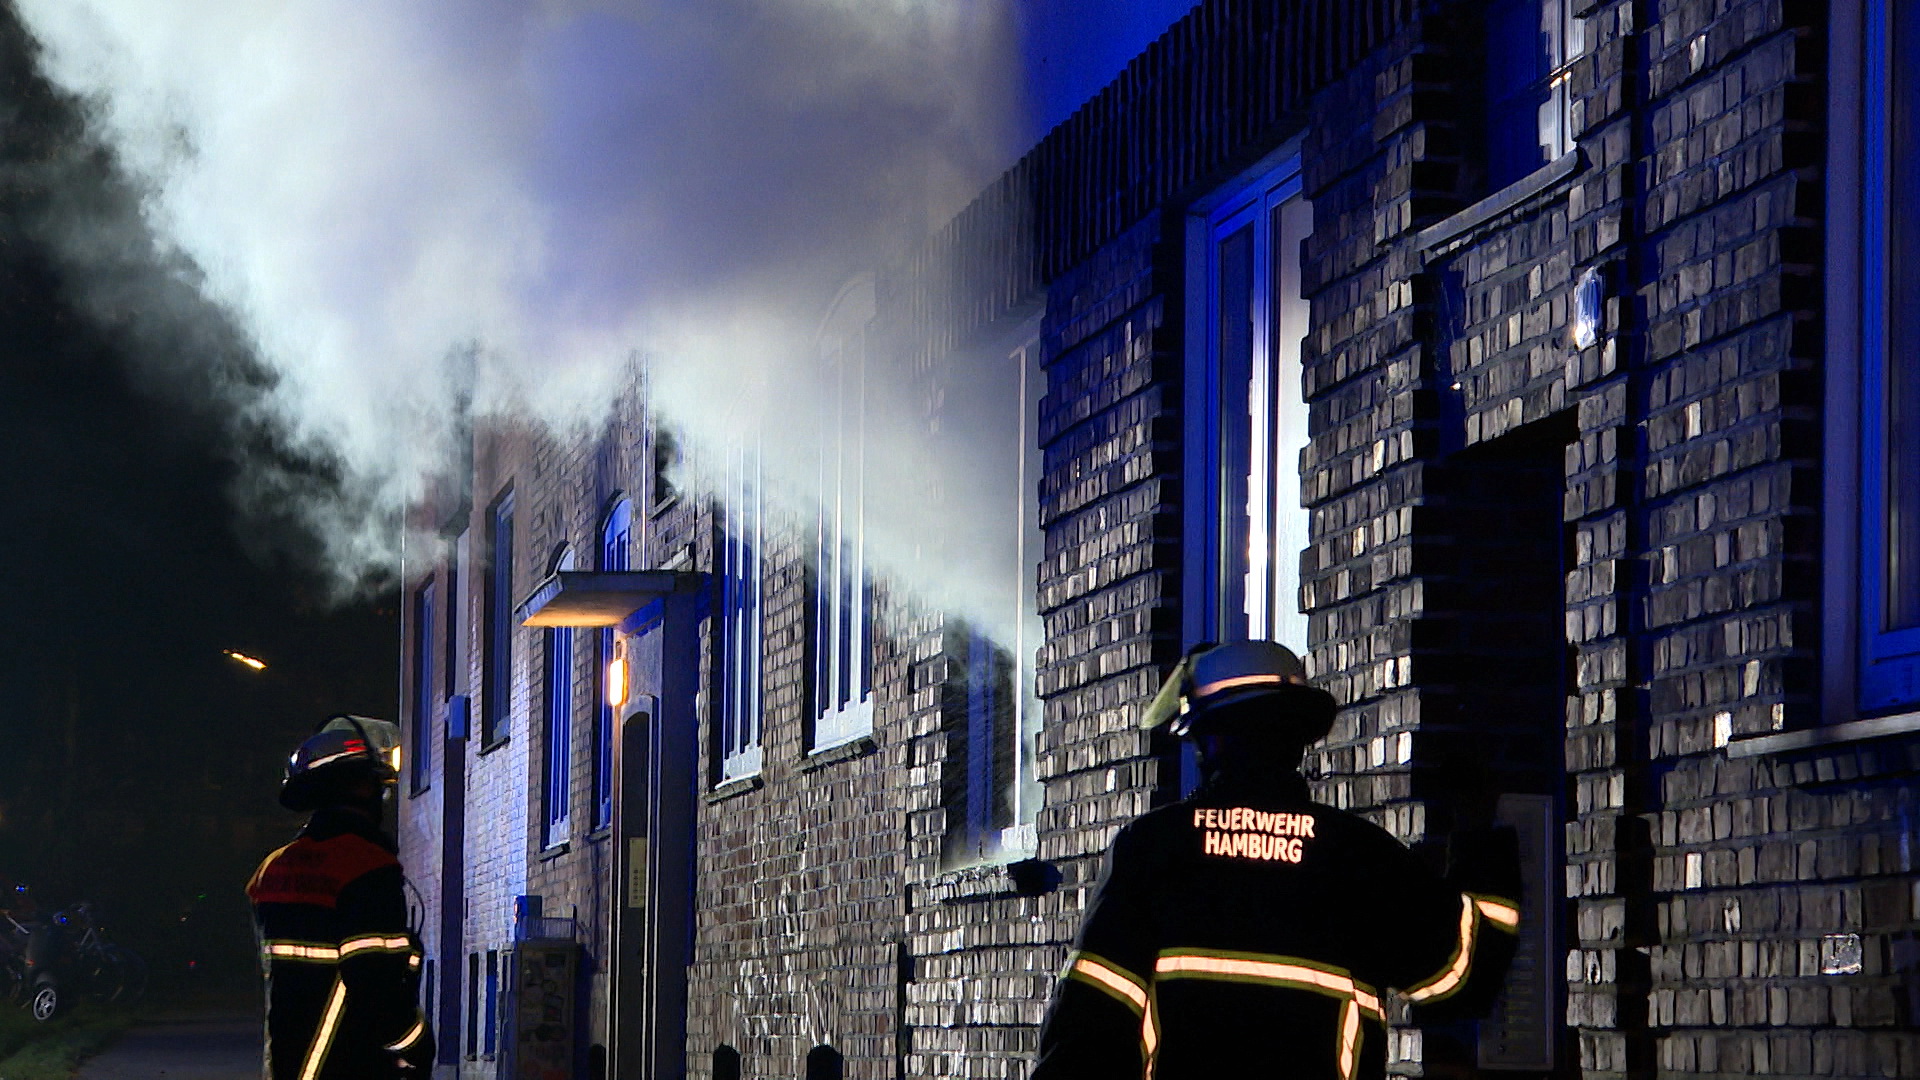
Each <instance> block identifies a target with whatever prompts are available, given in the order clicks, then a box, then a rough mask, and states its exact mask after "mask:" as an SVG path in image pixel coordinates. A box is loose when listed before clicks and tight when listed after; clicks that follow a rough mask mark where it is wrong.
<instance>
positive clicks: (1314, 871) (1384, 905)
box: [1031, 776, 1520, 1080]
mask: <svg viewBox="0 0 1920 1080" xmlns="http://www.w3.org/2000/svg"><path fill="white" fill-rule="evenodd" d="M1506 862H1507V863H1511V860H1510V859H1509V860H1506ZM1517 885H1518V881H1517V867H1513V866H1510V865H1509V866H1506V867H1505V868H1504V869H1501V870H1498V871H1497V872H1496V873H1495V874H1494V875H1493V880H1487V881H1477V882H1449V881H1447V880H1444V879H1442V878H1441V877H1440V875H1438V874H1437V873H1435V872H1434V871H1433V870H1431V869H1429V868H1428V866H1427V865H1426V863H1425V862H1423V861H1422V860H1421V859H1420V858H1419V857H1418V856H1416V855H1415V854H1414V853H1413V852H1411V851H1409V850H1407V848H1406V847H1405V846H1403V845H1402V844H1400V843H1399V842H1398V841H1396V840H1394V839H1393V837H1392V836H1390V835H1389V834H1388V833H1386V832H1385V831H1384V830H1382V829H1380V828H1378V827H1376V826H1374V825H1373V824H1371V823H1369V822H1367V821H1365V820H1364V819H1361V818H1359V817H1356V816H1354V815H1352V814H1347V813H1343V812H1341V811H1339V810H1335V809H1333V808H1332V807H1328V806H1322V805H1319V804H1317V803H1313V802H1311V801H1310V800H1309V799H1308V795H1307V788H1306V784H1305V782H1304V781H1302V780H1301V779H1300V778H1299V777H1297V776H1288V777H1285V778H1283V779H1280V780H1276V781H1274V782H1273V783H1271V784H1268V785H1263V786H1262V787H1261V788H1260V789H1257V790H1253V789H1211V790H1209V789H1203V790H1202V791H1201V792H1200V793H1199V794H1197V795H1195V796H1194V797H1193V798H1192V799H1189V800H1187V801H1185V802H1181V803H1176V804H1174V805H1172V806H1167V807H1163V808H1160V809H1158V810H1154V811H1152V812H1150V813H1148V814H1146V815H1144V816H1143V817H1141V818H1140V819H1139V820H1137V821H1135V822H1134V823H1132V824H1131V825H1129V826H1127V827H1126V828H1125V829H1123V830H1121V832H1120V833H1119V835H1118V836H1117V837H1115V839H1114V842H1113V845H1112V847H1111V848H1110V849H1109V850H1108V852H1107V860H1106V866H1105V869H1104V871H1103V873H1102V876H1101V880H1100V883H1099V886H1098V888H1097V890H1096V892H1095V894H1094V898H1093V901H1092V903H1091V905H1090V906H1089V907H1088V909H1087V913H1086V917H1085V919H1084V920H1083V922H1082V924H1081V928H1080V934H1079V937H1078V939H1077V940H1076V942H1075V949H1074V952H1073V953H1072V954H1071V956H1070V957H1069V958H1068V962H1067V967H1066V970H1065V971H1064V972H1063V974H1062V978H1061V979H1060V982H1059V984H1058V986H1057V987H1056V989H1055V992H1054V998H1053V1001H1052V1003H1051V1005H1050V1007H1049V1009H1048V1012H1047V1019H1046V1024H1045V1026H1044V1027H1043V1028H1042V1029H1041V1034H1040V1055H1039V1060H1038V1062H1037V1064H1036V1066H1035V1068H1034V1071H1033V1073H1032V1076H1031V1080H1095V1078H1098V1080H1120V1078H1129V1077H1131V1078H1140V1077H1148V1076H1151V1077H1154V1078H1156V1080H1187V1078H1192V1077H1219V1076H1235V1075H1243V1074H1251V1075H1276V1074H1284V1075H1287V1076H1290V1077H1298V1078H1306V1080H1322V1078H1324V1080H1378V1078H1380V1077H1382V1076H1384V1074H1385V1071H1386V1038H1385V1034H1386V1017H1385V1005H1384V1004H1383V1002H1382V993H1383V991H1384V989H1385V988H1387V987H1393V988H1396V989H1398V990H1400V991H1402V992H1403V993H1405V994H1406V996H1407V998H1408V999H1409V1000H1410V1001H1412V1002H1414V1003H1415V1004H1416V1007H1417V1008H1419V1009H1421V1011H1422V1013H1423V1014H1424V1016H1425V1017H1432V1018H1434V1019H1440V1018H1444V1016H1445V1015H1446V1014H1447V1013H1448V1012H1449V1011H1451V1012H1455V1013H1466V1014H1471V1013H1474V1012H1477V1011H1480V1010H1482V1009H1484V1008H1485V1007H1486V1005H1487V1004H1489V1003H1490V1002H1491V1000H1492V997H1493V995H1494V994H1495V993H1496V992H1497V991H1498V989H1499V985H1500V983H1501V982H1502V981H1503V980H1504V978H1505V974H1506V966H1507V962H1508V960H1509V959H1510V958H1511V956H1512V950H1513V942H1514V930H1515V928H1516V927H1517V926H1518V924H1519V919H1520V913H1519V910H1518V907H1517V905H1516V904H1515V903H1514V901H1513V900H1512V899H1509V897H1511V896H1513V895H1515V894H1516V893H1517V891H1518V889H1517ZM1463 887H1464V889H1471V890H1472V891H1464V889H1463ZM1423 1018H1424V1017H1423Z"/></svg>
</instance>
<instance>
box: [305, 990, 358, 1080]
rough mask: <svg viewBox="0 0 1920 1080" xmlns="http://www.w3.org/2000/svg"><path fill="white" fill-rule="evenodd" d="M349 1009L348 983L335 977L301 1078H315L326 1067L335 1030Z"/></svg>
mask: <svg viewBox="0 0 1920 1080" xmlns="http://www.w3.org/2000/svg"><path fill="white" fill-rule="evenodd" d="M346 1009H347V984H346V983H344V982H342V981H340V976H338V975H335V976H334V977H333V990H332V991H331V992H329V993H328V994H327V1008H326V1011H325V1012H323V1013H321V1015H320V1026H319V1027H318V1028H316V1029H315V1030H314V1033H313V1043H312V1044H311V1045H309V1046H308V1047H307V1059H306V1061H304V1062H302V1063H301V1065H300V1080H315V1078H316V1077H318V1076H319V1075H320V1070H321V1069H322V1068H324V1067H326V1064H327V1051H329V1050H331V1049H333V1036H334V1032H335V1031H337V1030H338V1029H339V1027H340V1014H341V1013H343V1012H345V1011H346Z"/></svg>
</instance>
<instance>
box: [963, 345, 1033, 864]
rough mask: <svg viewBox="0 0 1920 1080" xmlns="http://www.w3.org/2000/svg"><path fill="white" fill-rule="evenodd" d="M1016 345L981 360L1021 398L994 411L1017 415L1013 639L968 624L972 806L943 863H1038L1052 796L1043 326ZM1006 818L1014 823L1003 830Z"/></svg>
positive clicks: (1002, 569)
mask: <svg viewBox="0 0 1920 1080" xmlns="http://www.w3.org/2000/svg"><path fill="white" fill-rule="evenodd" d="M1012 339H1013V340H1014V341H1015V344H1013V345H1012V346H1010V347H1007V348H1005V349H995V350H993V351H992V352H991V353H988V354H986V355H982V356H980V357H979V360H980V362H981V363H982V364H983V365H984V364H989V363H998V364H1004V365H1007V367H1006V368H1004V369H1003V370H1002V372H1001V373H998V374H997V375H995V376H993V377H992V380H993V381H991V382H986V383H983V384H982V385H989V386H993V387H996V388H997V387H999V386H1000V385H1002V384H1001V383H1000V382H999V381H998V375H1003V374H1009V373H1010V374H1011V378H1010V379H1008V380H1007V384H1006V385H1007V386H1008V388H1009V389H1011V391H1012V398H1013V400H1012V401H1011V402H1008V401H1007V400H1006V399H1004V398H1003V399H1001V400H999V401H997V402H993V403H992V405H991V406H990V407H1006V408H1009V409H1010V410H1011V411H1013V412H1014V414H1015V421H1014V429H1013V438H1014V445H1015V447H1016V448H1017V449H1016V452H1015V458H1014V468H1013V471H1012V474H1011V475H1010V476H1007V477H1006V478H1005V480H1004V481H1002V482H1004V483H1006V484H1007V487H1006V488H1005V489H1003V490H1005V492H1006V500H1007V501H1006V506H1007V508H1008V509H1009V510H1010V511H1011V517H1012V519H1013V523H1014V524H1013V533H1014V535H1013V544H1012V551H1011V556H1012V557H1011V558H1010V559H1008V560H1007V562H1005V563H1003V564H1001V565H1000V566H999V567H996V568H995V569H994V571H993V575H994V577H995V578H996V579H998V581H999V582H1000V583H1001V584H1003V585H1004V586H1005V592H1004V593H1003V594H1002V595H1001V596H1000V597H999V598H997V599H996V600H995V601H994V603H995V605H996V606H998V605H1005V607H1004V608H1003V611H1004V616H1003V618H1004V624H1003V626H1001V627H998V628H997V629H996V633H999V634H1000V635H1001V636H1005V637H1008V638H1010V640H1006V641H996V640H994V638H993V636H991V635H989V634H987V633H983V632H981V631H980V630H979V629H976V628H973V627H967V628H966V629H967V647H966V659H965V667H966V672H965V674H966V681H965V687H966V695H967V696H966V701H967V705H966V711H965V714H964V716H963V717H959V718H955V720H956V721H957V722H958V723H959V724H962V725H964V736H965V738H964V742H962V743H960V744H957V745H964V747H965V748H966V751H967V753H966V760H965V761H964V762H955V763H954V764H955V766H956V767H960V768H963V769H964V777H965V781H964V784H963V785H962V788H963V790H962V792H961V793H962V794H963V796H964V803H963V805H960V806H949V807H948V816H947V837H946V846H945V851H944V857H943V861H944V863H945V864H946V865H947V866H949V867H957V866H963V865H974V864H979V863H985V862H1002V863H1005V862H1014V861H1018V860H1020V859H1025V858H1030V857H1032V856H1033V855H1034V854H1035V852H1036V851H1037V850H1038V847H1039V837H1038V831H1037V829H1036V823H1037V821H1038V819H1039V813H1040V806H1041V803H1042V800H1043V796H1044V791H1043V788H1042V785H1041V783H1040V779H1039V774H1038V770H1037V768H1036V761H1037V757H1038V753H1039V739H1040V731H1041V725H1042V711H1041V704H1040V697H1039V693H1038V686H1037V681H1036V674H1037V673H1036V666H1037V662H1036V658H1035V654H1036V652H1037V650H1038V649H1039V647H1040V646H1041V644H1042V643H1043V642H1044V641H1045V638H1046V628H1045V626H1044V624H1043V623H1042V621H1041V618H1040V609H1039V596H1038V592H1037V590H1038V571H1039V565H1040V560H1041V558H1042V552H1043V549H1044V545H1045V535H1044V534H1043V533H1042V531H1041V529H1040V513H1039V511H1040V507H1039V490H1040V480H1041V475H1042V473H1043V471H1044V467H1043V460H1042V454H1041V450H1040V442H1039V434H1038V429H1039V411H1040V398H1041V396H1042V395H1043V394H1044V392H1045V372H1044V371H1042V370H1041V367H1040V357H1041V352H1040V338H1039V325H1038V320H1037V319H1035V320H1028V321H1024V322H1022V323H1021V324H1020V326H1019V328H1018V330H1017V331H1016V332H1015V333H1014V334H1013V335H1012ZM966 362H968V363H971V362H972V361H971V360H969V361H966ZM993 434H994V435H995V436H996V437H997V436H998V435H999V434H1000V432H999V430H998V429H995V430H994V431H993ZM998 554H999V555H1004V554H1006V553H1005V552H1001V553H998ZM1001 574H1004V575H1005V576H1004V577H1001V576H1000V575H1001ZM983 584H984V583H983ZM1008 608H1010V610H1007V609H1008ZM996 621H997V620H996ZM1003 675H1004V685H1003ZM1003 749H1005V750H1007V751H1008V754H1007V767H1006V769H1005V771H1004V775H1003V773H1002V770H1000V769H999V768H996V758H997V756H998V754H999V753H1000V752H1001V751H1002V750H1003ZM1003 810H1004V812H1003ZM1002 821H1004V822H1005V824H997V823H998V822H1002Z"/></svg>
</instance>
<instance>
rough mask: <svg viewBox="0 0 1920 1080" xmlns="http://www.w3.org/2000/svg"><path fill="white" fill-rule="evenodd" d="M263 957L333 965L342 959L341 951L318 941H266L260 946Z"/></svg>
mask: <svg viewBox="0 0 1920 1080" xmlns="http://www.w3.org/2000/svg"><path fill="white" fill-rule="evenodd" d="M260 951H261V953H262V954H263V955H265V956H267V957H268V958H270V959H274V960H305V961H308V962H310V963H316V964H331V963H333V962H334V961H336V960H338V959H340V950H339V949H337V948H335V947H334V946H332V945H324V944H321V943H320V942H317V941H266V942H262V943H261V945H260Z"/></svg>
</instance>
